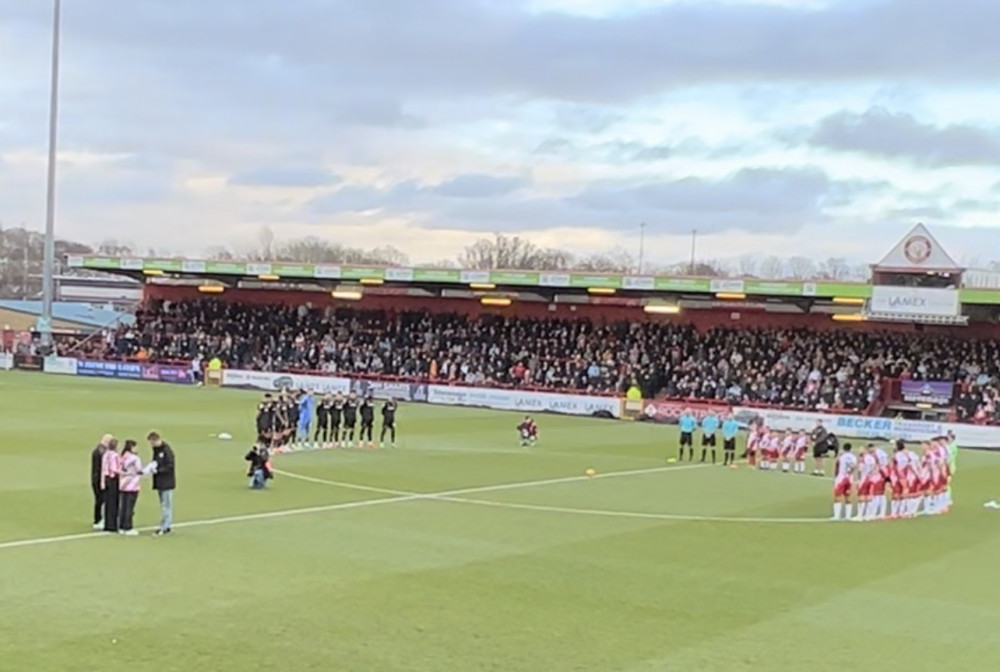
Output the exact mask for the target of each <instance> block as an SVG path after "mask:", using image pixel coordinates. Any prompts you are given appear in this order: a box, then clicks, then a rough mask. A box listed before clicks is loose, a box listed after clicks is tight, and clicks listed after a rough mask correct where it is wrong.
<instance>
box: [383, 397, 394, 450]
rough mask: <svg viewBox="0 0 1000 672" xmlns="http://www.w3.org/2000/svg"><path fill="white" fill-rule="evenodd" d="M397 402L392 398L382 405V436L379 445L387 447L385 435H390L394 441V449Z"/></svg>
mask: <svg viewBox="0 0 1000 672" xmlns="http://www.w3.org/2000/svg"><path fill="white" fill-rule="evenodd" d="M396 408H397V404H396V400H395V399H392V398H391V397H390V398H389V399H388V400H387V401H386V402H385V403H384V404H382V436H381V437H379V443H381V444H382V445H383V446H384V445H385V435H386V434H389V437H390V439H391V440H392V447H393V448H395V447H396Z"/></svg>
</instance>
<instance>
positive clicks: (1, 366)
mask: <svg viewBox="0 0 1000 672" xmlns="http://www.w3.org/2000/svg"><path fill="white" fill-rule="evenodd" d="M13 368H14V355H12V354H10V353H8V352H0V371H10V370H11V369H13Z"/></svg>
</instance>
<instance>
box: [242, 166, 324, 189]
mask: <svg viewBox="0 0 1000 672" xmlns="http://www.w3.org/2000/svg"><path fill="white" fill-rule="evenodd" d="M339 181H340V178H339V177H337V176H336V175H334V174H333V173H331V172H330V171H328V170H326V169H325V168H310V167H305V166H300V167H289V166H263V167H260V168H254V169H251V170H246V171H243V172H241V173H237V174H235V175H233V176H231V177H230V178H229V182H228V183H229V185H230V186H236V187H304V188H307V187H327V186H331V185H334V184H337V183H338V182H339Z"/></svg>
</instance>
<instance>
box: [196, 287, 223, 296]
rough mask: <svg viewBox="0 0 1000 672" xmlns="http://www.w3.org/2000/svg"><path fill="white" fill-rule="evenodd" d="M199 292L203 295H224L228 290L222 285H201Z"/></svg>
mask: <svg viewBox="0 0 1000 672" xmlns="http://www.w3.org/2000/svg"><path fill="white" fill-rule="evenodd" d="M198 291H199V292H201V293H202V294H222V293H223V292H224V291H226V288H225V287H223V286H222V285H199V286H198Z"/></svg>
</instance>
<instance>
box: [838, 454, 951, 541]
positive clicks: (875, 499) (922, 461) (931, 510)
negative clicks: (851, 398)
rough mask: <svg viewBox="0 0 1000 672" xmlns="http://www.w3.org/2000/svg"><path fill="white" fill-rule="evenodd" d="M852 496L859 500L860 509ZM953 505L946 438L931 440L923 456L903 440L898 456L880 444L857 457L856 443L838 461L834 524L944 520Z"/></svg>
mask: <svg viewBox="0 0 1000 672" xmlns="http://www.w3.org/2000/svg"><path fill="white" fill-rule="evenodd" d="M852 493H854V494H856V497H857V508H856V509H855V507H854V502H852V501H851V495H852ZM887 493H888V494H887ZM889 495H891V497H892V500H891V507H890V501H889ZM951 503H952V502H951V462H950V459H949V451H948V439H947V438H945V437H940V438H935V439H932V440H931V441H925V442H924V443H923V444H922V445H921V450H920V453H917V452H916V451H913V450H910V449H909V448H908V447H907V445H906V444H905V443H904V442H903V441H902V440H898V441H896V445H895V450H894V451H893V453H892V457H890V456H889V455H888V454H886V452H885V451H884V450H882V449H881V448H878V447H876V446H875V445H874V444H868V445H867V446H866V447H865V449H864V450H863V451H862V452H860V453H859V454H857V455H855V454H854V452H853V451H852V449H851V445H850V444H844V449H843V452H842V453H841V454H840V456H839V457H837V464H836V472H835V475H834V485H833V519H834V520H862V521H867V520H882V519H886V518H891V519H894V518H912V517H914V516H917V515H921V514H923V515H939V514H943V513H947V512H948V509H949V508H950V507H951Z"/></svg>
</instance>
